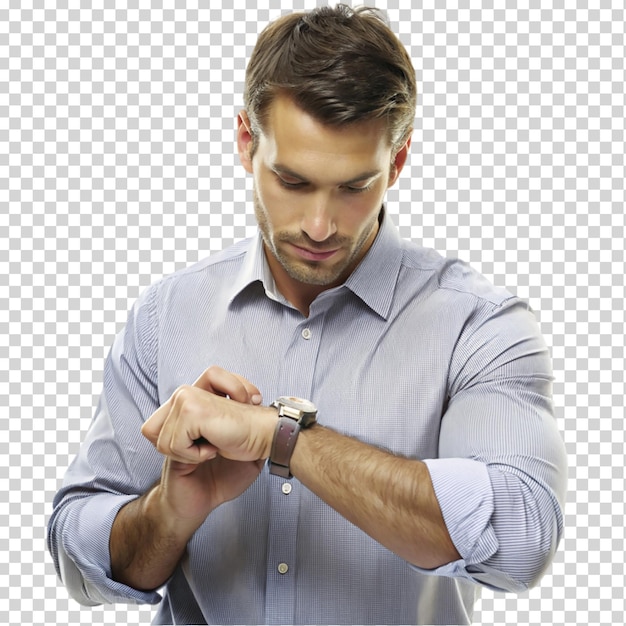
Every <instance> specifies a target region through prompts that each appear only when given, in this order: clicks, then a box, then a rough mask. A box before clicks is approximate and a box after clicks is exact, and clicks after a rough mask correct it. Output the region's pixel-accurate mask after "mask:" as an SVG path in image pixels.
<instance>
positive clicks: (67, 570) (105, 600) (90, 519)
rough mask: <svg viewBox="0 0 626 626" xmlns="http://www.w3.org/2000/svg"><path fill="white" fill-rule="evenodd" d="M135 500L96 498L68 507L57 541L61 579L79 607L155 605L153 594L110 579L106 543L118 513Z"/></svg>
mask: <svg viewBox="0 0 626 626" xmlns="http://www.w3.org/2000/svg"><path fill="white" fill-rule="evenodd" d="M135 498H136V496H118V495H113V494H99V495H95V496H90V497H87V498H82V499H80V500H77V501H75V502H73V503H71V504H68V506H69V507H70V510H69V511H68V517H67V520H66V523H65V525H64V529H63V534H62V537H61V549H60V550H59V561H60V570H61V578H62V579H63V582H64V583H65V585H66V587H67V589H68V592H69V593H70V595H71V596H72V597H73V598H74V599H75V600H77V601H78V602H80V603H81V604H87V605H96V604H112V603H115V602H125V603H133V604H157V603H158V602H160V601H161V596H160V595H159V594H158V593H156V592H155V591H148V592H144V591H139V590H137V589H133V588H132V587H128V586H127V585H123V584H122V583H119V582H117V581H115V580H113V579H112V578H111V554H110V551H109V539H110V536H111V528H112V526H113V521H114V520H115V517H116V516H117V513H118V512H119V510H120V509H121V508H122V507H123V506H124V505H125V504H127V503H128V502H130V501H131V500H134V499H135Z"/></svg>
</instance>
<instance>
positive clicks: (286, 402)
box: [269, 396, 317, 478]
mask: <svg viewBox="0 0 626 626" xmlns="http://www.w3.org/2000/svg"><path fill="white" fill-rule="evenodd" d="M270 406H273V407H274V408H276V409H278V423H277V424H276V430H275V431H274V441H273V442H272V451H271V452H270V458H269V467H270V474H275V475H276V476H282V477H283V478H291V477H292V474H291V472H290V471H289V461H290V460H291V455H292V454H293V449H294V448H295V445H296V440H297V439H298V434H299V432H300V429H301V428H309V426H312V425H313V424H315V422H316V421H317V408H316V407H315V405H314V404H313V403H312V402H310V401H309V400H303V399H302V398H294V397H292V396H281V397H280V398H278V399H277V400H274V402H272V404H271V405H270Z"/></svg>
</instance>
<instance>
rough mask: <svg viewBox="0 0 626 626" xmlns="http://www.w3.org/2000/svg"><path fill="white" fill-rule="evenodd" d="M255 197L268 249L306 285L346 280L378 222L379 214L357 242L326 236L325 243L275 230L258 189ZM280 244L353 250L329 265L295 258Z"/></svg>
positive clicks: (255, 209)
mask: <svg viewBox="0 0 626 626" xmlns="http://www.w3.org/2000/svg"><path fill="white" fill-rule="evenodd" d="M253 196H254V212H255V215H256V219H257V223H258V225H259V229H260V231H261V235H262V236H263V242H264V243H265V247H266V249H267V250H268V251H269V253H270V254H272V255H273V256H274V257H275V258H276V260H277V261H278V262H279V263H280V265H281V267H282V268H283V269H284V270H285V272H286V273H287V275H288V276H289V277H290V278H292V279H293V280H296V281H298V282H301V283H304V284H306V285H317V286H329V287H330V286H334V285H338V284H341V283H342V282H344V281H345V280H346V279H347V278H348V276H349V275H350V274H351V273H352V271H353V270H354V268H355V267H356V261H357V259H359V256H360V254H361V252H362V250H363V247H364V246H365V244H366V243H367V240H368V239H369V238H370V235H371V234H372V229H373V228H374V227H375V226H376V224H377V223H378V215H376V216H374V218H373V219H372V221H371V224H370V225H369V227H368V228H365V229H364V230H363V233H362V234H361V235H360V237H359V239H358V240H357V241H356V244H354V243H353V242H354V240H353V239H352V238H350V237H344V236H341V235H337V236H333V237H330V238H329V239H326V240H325V241H324V242H323V245H321V244H320V243H319V242H315V241H313V240H312V239H310V237H308V236H307V234H306V233H303V232H301V233H299V234H297V235H295V234H292V233H289V232H287V231H283V232H275V233H272V231H271V226H270V223H269V220H268V219H267V215H266V212H265V210H264V208H263V206H262V205H261V201H260V199H259V197H258V195H257V193H256V190H255V191H254V194H253ZM280 243H289V244H292V245H296V246H300V247H304V248H308V249H310V250H316V249H319V250H329V249H335V248H342V250H349V251H350V253H349V254H348V256H347V257H345V258H343V259H341V260H340V261H338V262H337V263H335V264H333V265H325V264H324V262H322V261H306V260H304V259H298V260H297V261H295V260H294V259H293V258H291V257H289V256H288V255H286V254H284V253H283V252H282V251H281V248H280V245H279V244H280Z"/></svg>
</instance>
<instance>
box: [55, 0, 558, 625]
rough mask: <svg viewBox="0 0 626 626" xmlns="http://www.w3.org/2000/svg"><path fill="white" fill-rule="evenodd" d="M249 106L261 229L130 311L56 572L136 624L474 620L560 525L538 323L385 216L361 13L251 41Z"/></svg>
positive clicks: (379, 36) (390, 166)
mask: <svg viewBox="0 0 626 626" xmlns="http://www.w3.org/2000/svg"><path fill="white" fill-rule="evenodd" d="M245 107H246V108H245V111H243V112H242V113H241V114H240V116H239V119H238V131H237V142H238V150H239V155H240V158H241V162H242V164H243V166H244V168H245V170H246V171H247V172H249V173H250V174H251V175H252V176H253V179H254V209H255V214H256V217H257V220H258V224H259V236H258V237H257V238H254V239H252V240H248V241H243V242H240V243H238V244H237V245H235V246H234V247H232V248H231V249H228V250H226V251H224V252H222V253H221V254H218V255H216V256H214V257H211V258H209V259H207V260H205V261H204V262H201V263H199V264H197V265H195V266H193V267H191V268H188V269H186V270H184V271H181V272H178V273H177V274H174V275H173V276H170V277H167V278H165V279H164V280H162V281H160V282H159V283H157V284H156V285H154V286H152V287H151V288H150V289H148V290H147V291H146V293H144V294H143V296H142V297H141V298H140V300H139V302H138V303H137V304H136V305H135V307H134V309H133V311H132V312H131V315H130V317H129V320H128V323H127V325H126V328H125V329H124V330H123V332H121V333H120V335H119V336H118V337H117V338H116V341H115V343H114V345H113V348H112V350H111V353H110V356H109V358H108V360H107V364H106V369H105V376H104V391H103V394H102V397H101V400H100V403H99V406H98V409H97V411H96V415H95V418H94V421H93V424H92V426H91V428H90V430H89V432H88V434H87V436H86V440H85V442H84V444H83V446H82V448H81V451H80V453H79V455H78V457H77V459H76V460H75V461H74V462H73V464H72V465H71V467H70V468H69V470H68V473H67V476H66V479H65V482H64V485H63V488H62V489H61V491H60V492H59V494H58V495H57V498H56V499H55V509H54V513H53V515H52V517H51V520H50V526H49V546H50V550H51V552H52V554H53V556H54V560H55V564H56V566H57V570H58V572H59V574H60V576H61V578H62V579H63V581H64V582H65V584H66V585H67V587H68V589H69V591H70V593H71V594H72V595H73V596H74V597H75V598H76V599H77V600H78V601H79V602H82V603H84V604H98V603H103V602H116V601H121V602H149V603H157V602H160V603H161V604H160V606H159V610H158V613H157V616H156V618H155V621H156V623H220V624H221V623H246V624H256V623H268V624H278V623H280V624H297V623H317V624H328V623H333V624H339V623H351V624H355V623H358V624H366V623H373V624H380V623H388V624H391V623H396V624H409V623H413V624H415V623H425V624H435V623H445V624H460V623H469V622H470V621H471V616H472V607H473V604H474V599H475V596H476V591H477V589H479V586H480V585H485V586H488V587H491V588H494V589H501V590H508V591H520V590H524V589H527V588H528V587H530V586H531V585H534V584H536V583H537V582H538V581H539V579H540V578H541V575H542V574H543V572H544V571H545V569H546V567H547V566H548V565H549V563H550V561H551V559H552V557H553V555H554V553H555V550H556V548H557V545H558V542H559V539H560V536H561V533H562V506H563V500H564V484H565V457H564V452H563V445H562V442H561V440H560V437H559V435H558V432H557V429H556V426H555V423H554V420H553V417H552V404H551V369H550V361H549V356H548V351H547V349H546V347H545V344H544V343H543V341H542V339H541V337H540V335H539V332H538V330H537V326H536V323H535V321H534V320H533V317H532V315H531V314H530V313H529V311H528V308H527V306H526V305H525V304H524V303H523V302H522V301H520V300H519V299H518V298H516V297H513V296H511V295H510V294H508V293H507V292H504V291H502V290H497V289H495V288H494V287H492V286H491V285H489V284H488V283H487V281H486V280H485V279H483V278H482V277H480V276H479V275H477V274H476V273H475V272H473V271H472V270H471V269H470V268H468V267H467V266H466V265H464V264H463V263H461V262H458V261H451V260H445V259H443V258H441V257H440V256H439V255H437V254H436V253H435V252H433V251H429V250H425V249H422V248H419V247H417V246H416V245H414V244H412V243H410V242H406V241H402V240H401V239H400V238H399V237H398V235H397V231H396V230H395V228H394V226H393V225H392V223H391V222H390V219H389V217H388V216H387V215H386V212H385V209H384V204H383V201H384V196H385V192H386V190H387V188H389V187H390V186H391V185H393V184H394V183H395V181H396V180H397V178H398V176H399V175H400V172H401V170H402V168H403V165H404V163H405V161H406V158H407V154H408V150H409V147H410V143H411V129H412V123H413V116H414V111H415V77H414V71H413V68H412V66H411V62H410V59H409V57H408V55H407V53H406V51H405V49H404V48H403V46H402V45H401V44H400V43H399V41H398V40H397V38H396V37H395V36H394V35H393V34H392V33H391V32H390V30H389V29H388V27H387V26H386V25H385V23H384V22H383V21H382V20H381V19H379V17H378V15H377V14H376V13H375V12H373V11H370V10H362V11H356V12H355V11H352V10H351V9H349V8H347V7H345V6H341V5H340V6H338V7H337V8H335V9H332V8H328V7H326V8H320V9H316V10H315V11H312V12H310V13H307V14H294V15H289V16H285V17H283V18H281V19H279V20H277V21H276V22H275V23H273V24H272V25H270V26H269V27H268V28H267V29H266V30H265V31H264V32H263V33H262V34H261V36H260V38H259V41H258V43H257V46H256V48H255V51H254V53H253V55H252V58H251V60H250V64H249V66H248V70H247V75H246V93H245ZM194 381H195V382H194ZM273 401H274V402H273ZM268 404H270V406H267V405H268ZM292 476H293V477H292ZM158 590H161V593H162V594H163V595H162V596H161V595H160V593H157V591H158Z"/></svg>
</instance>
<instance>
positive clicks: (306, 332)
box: [302, 328, 312, 339]
mask: <svg viewBox="0 0 626 626" xmlns="http://www.w3.org/2000/svg"><path fill="white" fill-rule="evenodd" d="M311 335H312V333H311V329H310V328H305V329H304V330H303V331H302V336H303V337H304V338H305V339H310V338H311Z"/></svg>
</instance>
